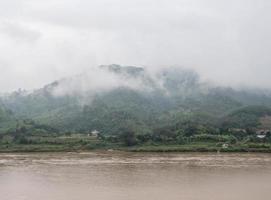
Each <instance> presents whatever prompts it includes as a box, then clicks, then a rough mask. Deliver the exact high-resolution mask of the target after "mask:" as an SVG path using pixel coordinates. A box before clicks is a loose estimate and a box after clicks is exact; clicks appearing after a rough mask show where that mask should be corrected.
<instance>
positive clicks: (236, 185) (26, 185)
mask: <svg viewBox="0 0 271 200" xmlns="http://www.w3.org/2000/svg"><path fill="white" fill-rule="evenodd" d="M270 198H271V154H249V153H246V154H245V153H244V154H237V153H235V154H214V153H212V154H206V153H128V152H87V153H9V154H0V199H1V200H92V199H93V200H159V199H161V200H162V199H163V200H177V199H178V200H243V199H244V200H255V199H259V200H264V199H267V200H268V199H270Z"/></svg>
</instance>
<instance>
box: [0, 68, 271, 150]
mask: <svg viewBox="0 0 271 200" xmlns="http://www.w3.org/2000/svg"><path fill="white" fill-rule="evenodd" d="M97 70H99V73H100V75H101V74H103V73H105V74H106V75H105V77H107V78H109V79H112V80H113V81H112V83H110V85H106V84H104V83H103V80H102V79H100V80H94V78H95V77H93V76H88V75H87V74H81V75H78V76H75V77H70V78H66V79H62V80H58V81H55V82H54V83H51V84H48V85H46V86H44V87H43V88H41V89H37V90H35V91H31V92H29V91H24V90H18V91H16V92H13V93H10V94H5V95H2V96H1V98H0V144H1V145H0V146H1V148H10V147H12V145H18V146H19V145H30V144H33V145H34V144H35V145H39V144H51V145H58V144H59V145H65V147H66V148H67V149H68V148H70V147H71V146H72V147H75V146H76V147H78V148H82V147H86V148H95V147H96V146H106V145H108V144H110V145H113V147H114V145H115V146H130V147H133V146H137V147H138V146H140V147H142V146H146V147H148V146H155V147H156V148H158V147H159V146H163V145H169V146H170V145H171V146H174V148H177V147H179V146H182V145H183V146H185V145H190V146H191V145H194V144H195V146H197V147H199V146H200V145H202V146H203V147H206V145H211V147H214V148H217V147H220V148H229V147H231V146H232V147H234V146H239V147H242V148H249V147H251V148H258V147H259V148H261V149H262V148H267V149H270V145H269V143H270V142H271V136H270V129H271V93H270V92H269V91H263V90H261V91H260V90H249V89H242V90H241V89H239V90H237V89H233V88H226V87H218V86H213V85H211V84H208V83H205V82H202V81H201V79H200V77H199V75H198V74H197V73H195V72H194V71H191V70H181V69H177V68H168V69H165V70H162V71H159V72H157V73H155V74H152V73H150V72H148V71H146V70H145V69H143V68H140V67H131V66H126V67H123V66H119V65H109V66H100V67H98V69H97ZM89 73H91V72H89ZM82 88H83V89H82ZM67 145H68V146H67ZM110 145H108V146H109V147H108V148H110V147H111V146H110ZM146 149H147V148H146ZM192 149H193V148H192Z"/></svg>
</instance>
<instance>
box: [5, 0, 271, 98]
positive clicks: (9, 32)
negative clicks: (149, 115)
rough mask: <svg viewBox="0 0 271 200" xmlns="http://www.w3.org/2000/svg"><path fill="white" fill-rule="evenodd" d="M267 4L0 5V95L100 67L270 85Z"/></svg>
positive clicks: (202, 0)
mask: <svg viewBox="0 0 271 200" xmlns="http://www.w3.org/2000/svg"><path fill="white" fill-rule="evenodd" d="M270 10H271V1H270V0H91V1H89V0H46V1H44V0H8V1H7V0H0V72H1V78H0V93H1V92H5V91H11V90H14V89H17V88H19V87H20V88H26V89H33V88H38V87H41V86H42V85H43V84H46V83H48V82H51V81H53V80H55V79H59V78H62V77H65V76H70V75H73V74H77V73H80V72H82V71H84V70H87V69H88V68H91V67H93V66H96V65H101V64H111V63H118V64H122V65H137V66H148V67H149V68H151V69H160V68H162V67H166V66H173V65H178V66H183V67H186V68H193V69H196V70H197V71H199V72H200V74H201V75H202V76H203V77H204V78H205V79H210V80H212V81H214V82H218V83H222V84H227V85H228V84H229V85H233V86H235V85H244V86H255V87H269V86H270V85H271V78H270V75H271V56H270V52H271V12H270Z"/></svg>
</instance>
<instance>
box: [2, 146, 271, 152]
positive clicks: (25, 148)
mask: <svg viewBox="0 0 271 200" xmlns="http://www.w3.org/2000/svg"><path fill="white" fill-rule="evenodd" d="M95 151H106V152H114V151H122V152H138V153H140V152H142V153H144V152H146V153H148V152H151V153H167V152H168V153H171V152H172V153H271V148H244V147H233V148H227V149H223V148H215V147H192V148H191V147H185V146H178V147H176V146H173V147H172V146H162V147H159V146H141V147H114V148H106V147H104V148H101V147H100V148H92V149H87V148H82V147H78V148H68V147H61V146H54V147H51V146H47V147H41V146H39V147H31V146H17V147H16V148H12V147H11V148H0V153H42V152H48V153H50V152H52V153H53V152H95Z"/></svg>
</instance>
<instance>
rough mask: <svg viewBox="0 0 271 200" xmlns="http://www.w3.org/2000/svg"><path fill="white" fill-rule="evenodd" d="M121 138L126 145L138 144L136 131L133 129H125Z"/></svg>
mask: <svg viewBox="0 0 271 200" xmlns="http://www.w3.org/2000/svg"><path fill="white" fill-rule="evenodd" d="M120 139H121V140H122V141H123V143H124V144H125V145H126V146H133V145H136V144H137V140H136V135H135V132H134V131H132V130H128V129H127V130H124V131H122V133H121V135H120Z"/></svg>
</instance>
